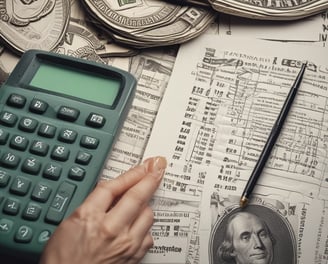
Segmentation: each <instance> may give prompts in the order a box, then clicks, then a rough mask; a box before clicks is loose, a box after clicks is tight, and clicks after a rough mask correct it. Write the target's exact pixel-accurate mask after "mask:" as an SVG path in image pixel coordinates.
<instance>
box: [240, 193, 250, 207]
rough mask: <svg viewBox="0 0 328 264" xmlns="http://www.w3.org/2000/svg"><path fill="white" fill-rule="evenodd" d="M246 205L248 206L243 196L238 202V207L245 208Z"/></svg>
mask: <svg viewBox="0 0 328 264" xmlns="http://www.w3.org/2000/svg"><path fill="white" fill-rule="evenodd" d="M247 204H248V199H247V198H246V197H245V196H243V197H241V198H240V202H239V205H240V207H241V208H244V207H246V205H247Z"/></svg>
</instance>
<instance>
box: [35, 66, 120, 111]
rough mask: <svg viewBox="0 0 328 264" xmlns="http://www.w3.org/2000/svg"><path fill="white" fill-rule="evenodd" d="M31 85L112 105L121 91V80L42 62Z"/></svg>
mask: <svg viewBox="0 0 328 264" xmlns="http://www.w3.org/2000/svg"><path fill="white" fill-rule="evenodd" d="M30 85H32V86H34V87H38V88H41V89H44V90H47V91H52V92H55V93H60V94H65V95H68V96H74V97H77V98H81V99H84V100H87V101H92V102H96V103H101V104H105V105H110V106H111V105H113V103H114V101H115V99H116V97H117V95H118V93H119V89H120V85H121V82H120V81H119V80H117V79H111V78H106V77H105V76H101V75H95V74H92V73H86V72H82V71H78V70H74V69H73V68H68V67H64V66H62V65H61V66H60V67H58V66H56V65H53V64H50V63H41V64H40V66H39V68H38V70H37V71H36V73H35V75H34V76H33V78H32V80H31V82H30Z"/></svg>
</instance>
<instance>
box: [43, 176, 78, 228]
mask: <svg viewBox="0 0 328 264" xmlns="http://www.w3.org/2000/svg"><path fill="white" fill-rule="evenodd" d="M75 189H76V185H74V184H72V183H69V182H66V181H65V182H63V183H62V184H61V185H60V186H59V188H58V190H57V192H56V195H55V197H54V199H53V201H52V203H51V205H50V207H49V209H48V212H47V215H46V221H47V222H49V223H53V224H59V223H60V222H61V220H63V218H64V215H65V212H66V210H67V208H68V205H69V203H70V201H71V199H72V197H73V195H74V192H75Z"/></svg>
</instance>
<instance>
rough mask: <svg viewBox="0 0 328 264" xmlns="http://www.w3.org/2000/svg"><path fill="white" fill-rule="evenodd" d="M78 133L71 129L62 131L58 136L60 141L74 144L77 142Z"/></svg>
mask: <svg viewBox="0 0 328 264" xmlns="http://www.w3.org/2000/svg"><path fill="white" fill-rule="evenodd" d="M76 137H77V132H76V131H74V130H71V129H65V128H64V129H62V130H61V131H60V133H59V135H58V140H60V141H62V142H66V143H73V142H74V141H75V140H76Z"/></svg>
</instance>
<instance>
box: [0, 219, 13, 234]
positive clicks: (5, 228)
mask: <svg viewBox="0 0 328 264" xmlns="http://www.w3.org/2000/svg"><path fill="white" fill-rule="evenodd" d="M13 226H14V222H13V221H11V220H9V219H6V218H1V219H0V234H1V233H2V234H5V233H9V232H10V231H11V230H12V228H13Z"/></svg>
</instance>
